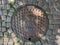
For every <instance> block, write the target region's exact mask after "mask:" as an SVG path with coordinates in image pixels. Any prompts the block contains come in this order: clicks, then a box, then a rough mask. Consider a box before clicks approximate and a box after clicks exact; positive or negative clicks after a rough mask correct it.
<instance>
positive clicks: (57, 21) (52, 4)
mask: <svg viewBox="0 0 60 45" xmlns="http://www.w3.org/2000/svg"><path fill="white" fill-rule="evenodd" d="M16 2H19V1H18V0H17V1H16ZM18 4H19V6H21V5H23V4H35V5H38V6H40V7H42V8H43V9H44V10H45V11H46V13H47V15H48V19H49V29H48V31H47V34H46V36H45V38H46V39H47V40H48V41H47V43H45V42H43V45H60V36H59V35H60V0H20V2H19V3H18ZM17 6H18V5H17ZM15 7H16V6H15ZM10 9H11V7H10V6H9V5H8V2H7V0H5V1H4V0H2V3H1V0H0V15H1V17H2V21H3V22H2V27H1V26H0V35H3V34H4V39H0V45H3V44H4V45H13V41H12V40H9V39H11V38H7V34H8V32H4V31H6V29H5V27H6V26H7V27H9V26H10V24H9V22H10V17H11V16H12V13H11V12H13V10H12V9H11V10H10ZM7 10H10V11H11V12H9V14H7ZM6 15H7V16H9V17H7V18H6ZM5 22H7V23H8V24H7V25H6V24H5ZM1 28H2V30H1ZM10 28H11V27H10ZM9 30H11V29H9ZM11 37H12V39H13V40H15V35H14V33H13V32H12V33H11ZM45 41H46V40H45ZM16 45H17V44H16ZM32 45H35V44H32ZM36 45H40V44H39V43H37V44H36Z"/></svg>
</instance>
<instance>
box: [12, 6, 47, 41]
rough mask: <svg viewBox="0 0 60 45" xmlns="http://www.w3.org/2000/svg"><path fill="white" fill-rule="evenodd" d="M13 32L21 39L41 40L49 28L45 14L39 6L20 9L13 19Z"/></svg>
mask: <svg viewBox="0 0 60 45" xmlns="http://www.w3.org/2000/svg"><path fill="white" fill-rule="evenodd" d="M11 24H12V30H13V32H14V33H16V34H17V36H18V37H19V38H22V39H24V40H26V41H27V40H29V41H34V40H38V39H39V38H41V37H42V36H43V35H44V33H46V29H47V26H48V19H47V16H46V14H45V12H44V11H43V10H42V9H41V8H40V7H38V6H35V5H25V6H22V7H19V8H18V9H17V11H16V12H15V13H14V15H13V16H12V18H11Z"/></svg>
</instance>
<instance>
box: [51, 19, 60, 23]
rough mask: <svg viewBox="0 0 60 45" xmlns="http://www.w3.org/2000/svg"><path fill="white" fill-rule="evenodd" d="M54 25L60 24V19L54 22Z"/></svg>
mask: <svg viewBox="0 0 60 45" xmlns="http://www.w3.org/2000/svg"><path fill="white" fill-rule="evenodd" d="M52 23H53V24H60V19H56V20H53V22H52Z"/></svg>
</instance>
